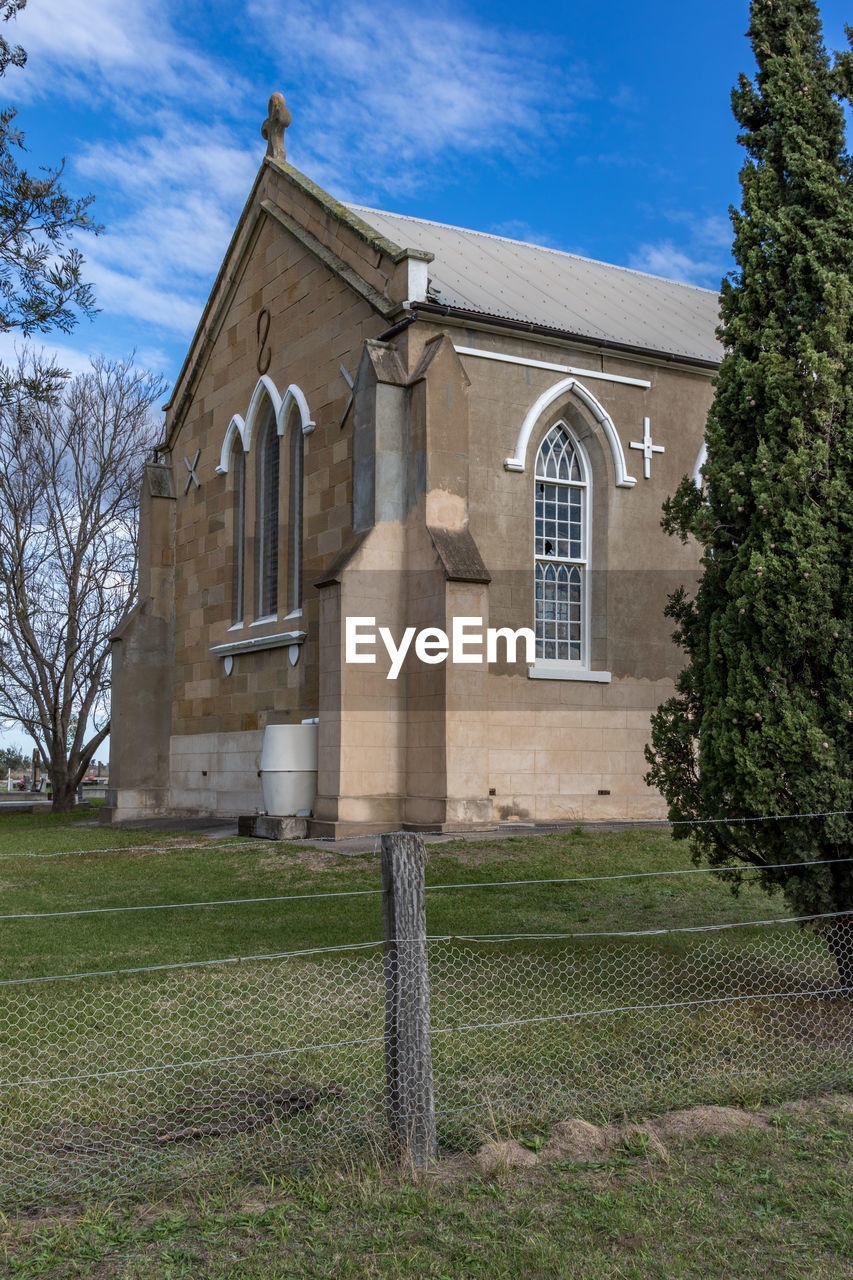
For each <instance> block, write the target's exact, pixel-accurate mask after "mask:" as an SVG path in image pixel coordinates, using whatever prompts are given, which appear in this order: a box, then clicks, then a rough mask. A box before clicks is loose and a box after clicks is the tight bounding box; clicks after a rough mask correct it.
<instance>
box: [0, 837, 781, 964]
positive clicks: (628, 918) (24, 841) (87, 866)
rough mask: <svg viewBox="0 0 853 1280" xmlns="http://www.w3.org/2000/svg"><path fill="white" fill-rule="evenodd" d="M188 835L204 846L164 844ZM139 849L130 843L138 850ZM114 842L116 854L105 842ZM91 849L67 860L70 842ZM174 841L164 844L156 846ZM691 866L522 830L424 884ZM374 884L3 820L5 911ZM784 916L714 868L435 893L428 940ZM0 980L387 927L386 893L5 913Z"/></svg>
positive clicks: (641, 849) (373, 876) (211, 844)
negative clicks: (21, 916)
mask: <svg viewBox="0 0 853 1280" xmlns="http://www.w3.org/2000/svg"><path fill="white" fill-rule="evenodd" d="M176 841H180V842H181V843H183V844H184V845H196V846H197V845H199V844H200V845H201V846H202V847H201V848H185V849H177V850H172V851H168V846H169V845H173V844H175V842H176ZM139 845H142V846H144V847H143V848H142V849H135V850H134V849H133V848H132V846H139ZM116 847H118V851H115V852H109V851H108V850H110V849H116ZM63 848H65V849H74V850H80V849H82V850H86V852H82V853H78V852H75V853H69V854H68V855H67V856H42V857H21V856H16V855H20V854H21V853H35V854H40V855H55V854H57V853H58V851H60V850H61V849H63ZM164 849H165V850H167V851H163V850H164ZM688 866H690V862H689V857H688V854H687V850H686V847H685V846H684V845H683V844H678V843H675V842H673V841H672V840H671V839H670V837H669V835H668V834H667V833H665V832H662V831H637V830H633V831H624V832H618V833H613V832H583V833H577V834H571V835H545V836H534V835H530V836H521V837H520V836H515V837H511V838H509V839H504V840H498V841H494V842H492V843H489V842H488V841H485V842H477V843H476V844H471V843H466V842H463V841H455V842H453V843H448V844H445V845H439V846H433V847H432V848H431V850H430V855H429V863H428V868H427V880H428V883H430V884H455V883H464V882H472V881H480V880H490V881H495V882H498V883H499V882H500V881H506V880H517V879H548V878H552V877H565V876H584V875H593V876H594V875H608V874H612V873H624V872H629V871H646V870H669V869H674V868H680V867H688ZM379 888H380V871H379V857H378V855H375V854H367V855H359V856H354V857H349V856H341V855H336V854H333V853H320V852H316V851H314V850H306V849H304V848H303V847H301V846H298V845H287V844H283V845H279V844H272V843H268V842H267V843H265V842H258V843H250V842H247V841H237V840H231V841H226V842H223V841H220V840H216V839H210V838H208V839H206V840H202V839H200V838H199V837H195V836H192V835H187V834H184V835H182V836H180V837H176V836H170V835H168V833H163V832H157V833H154V832H148V831H146V832H139V831H113V830H109V829H104V828H100V827H96V826H90V825H83V824H82V823H81V822H80V821H79V820H73V819H69V817H67V816H62V815H60V816H58V817H56V818H55V817H53V815H49V814H44V815H42V814H37V815H32V816H30V815H24V816H16V817H5V818H0V903H2V910H0V914H8V913H14V912H43V911H74V910H80V909H82V908H84V907H98V906H141V905H144V904H156V903H170V902H171V903H175V902H198V901H211V900H222V899H230V898H253V897H264V896H272V895H283V894H289V893H294V894H296V893H329V892H340V891H346V890H351V889H373V890H377V891H378V890H379ZM782 914H785V912H784V909H783V903H782V901H781V899H779V898H777V899H776V900H775V901H770V900H768V898H767V897H766V895H764V894H763V893H761V892H760V891H758V890H756V889H755V888H750V887H745V888H744V889H743V891H742V893H741V896H740V898H739V899H735V898H733V897H732V895H731V894H730V892H729V891H728V889H727V888H726V887H724V886H723V885H721V884H720V883H719V881H718V880H717V879H716V878H715V877H714V876H712V875H707V874H700V875H689V876H683V877H662V878H660V879H653V880H623V881H611V882H606V883H603V884H589V883H587V884H576V885H574V884H573V885H539V886H527V887H516V886H508V887H507V888H494V889H471V890H460V891H457V892H447V893H435V894H432V895H430V896H429V898H428V919H427V927H428V930H429V932H430V933H431V934H436V935H443V934H455V935H466V934H483V933H495V932H500V931H508V932H514V933H524V932H533V933H566V932H572V931H579V932H590V931H602V930H604V931H606V930H624V929H654V928H663V927H677V926H679V925H692V924H704V923H711V922H718V923H722V922H725V921H727V920H739V919H740V920H745V919H746V920H748V919H753V918H756V919H763V918H765V917H766V916H768V915H782ZM2 925H3V927H2V929H0V978H11V977H34V976H40V975H42V974H51V973H68V972H79V971H83V970H92V969H104V968H112V967H115V968H118V967H125V966H126V967H132V966H138V965H152V964H165V963H170V962H176V963H177V962H182V961H187V960H201V959H211V958H218V957H223V958H224V957H228V956H234V955H256V954H260V953H264V954H266V953H270V952H280V951H289V950H295V949H300V948H310V947H323V946H329V945H337V944H340V943H350V942H365V941H374V940H377V939H380V938H381V936H382V912H381V898H380V897H379V895H378V892H377V893H376V895H375V896H365V897H361V898H351V899H334V898H328V899H321V900H319V901H316V902H306V901H300V902H294V903H256V904H246V905H243V906H228V907H210V908H203V909H187V910H175V911H168V912H165V911H161V912H150V913H147V912H134V913H131V914H125V915H118V914H117V915H103V916H82V917H76V918H75V917H72V918H70V919H68V918H66V919H59V920H50V921H26V920H16V921H3V922H2Z"/></svg>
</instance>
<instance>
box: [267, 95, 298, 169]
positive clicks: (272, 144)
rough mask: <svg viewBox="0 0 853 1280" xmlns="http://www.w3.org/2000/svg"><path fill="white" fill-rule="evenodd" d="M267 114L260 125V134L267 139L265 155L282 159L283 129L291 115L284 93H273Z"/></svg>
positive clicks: (283, 157) (283, 153) (284, 155)
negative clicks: (285, 102)
mask: <svg viewBox="0 0 853 1280" xmlns="http://www.w3.org/2000/svg"><path fill="white" fill-rule="evenodd" d="M267 111H268V113H269V114H268V116H267V119H266V120H265V121H264V123H263V124H262V125H261V136H262V137H263V138H266V140H267V155H268V156H272V158H273V160H284V159H285V158H286V153H285V150H284V131H285V129H286V128H287V126H288V125H289V124H290V122H291V120H292V119H293V116H292V115H291V114H290V111H289V110H288V108H287V107H286V106H285V104H284V94H283V93H274V94H273V95H272V97H271V98H270V101H269V106H268V107H267Z"/></svg>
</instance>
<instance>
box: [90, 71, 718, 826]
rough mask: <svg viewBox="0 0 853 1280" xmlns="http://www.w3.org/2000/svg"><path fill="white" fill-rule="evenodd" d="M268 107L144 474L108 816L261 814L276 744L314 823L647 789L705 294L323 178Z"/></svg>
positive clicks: (452, 820) (550, 806) (282, 112)
mask: <svg viewBox="0 0 853 1280" xmlns="http://www.w3.org/2000/svg"><path fill="white" fill-rule="evenodd" d="M289 123H290V113H289V111H288V110H287V108H286V106H285V104H284V99H283V98H282V97H281V95H280V94H274V95H273V97H272V99H271V100H270V107H269V118H268V119H267V121H266V122H265V124H264V127H263V133H264V136H265V137H266V139H267V154H266V156H265V157H264V159H263V162H262V164H261V168H260V171H259V173H258V175H257V178H256V180H255V183H254V186H253V188H252V190H251V193H250V194H249V198H248V201H247V203H246V206H245V208H244V210H243V212H242V215H241V217H240V220H239V222H238V224H237V228H236V230H235V232H234V236H233V238H232V240H231V243H230V245H229V248H228V251H227V253H226V256H225V260H224V262H223V263H222V267H221V269H220V272H219V274H218V276H217V278H216V281H215V283H214V286H213V289H212V292H211V294H210V298H209V300H208V302H207V305H206V307H205V309H204V312H203V315H202V317H201V320H200V322H199V326H198V329H197V331H196V334H195V337H194V338H193V341H192V344H191V346H190V349H189V352H188V354H187V357H186V360H185V362H184V365H183V367H182V369H181V371H180V374H179V376H178V379H177V382H176V384H175V388H174V391H173V393H172V397H171V400H170V402H169V405H168V406H167V413H166V428H165V437H164V440H163V442H162V445H161V447H160V449H159V451H158V454H157V458H156V461H155V462H153V463H151V464H149V465H148V467H147V468H146V475H145V482H144V485H143V494H142V509H141V530H140V590H139V601H138V604H137V606H136V608H135V610H134V612H133V614H132V615H131V617H130V618H129V620H128V621H127V623H126V624H125V625H124V626H123V628H122V629H121V630H120V631H119V632H118V633H117V634H116V635H115V636H114V638H113V693H112V697H113V717H112V733H111V759H110V791H109V793H108V798H107V810H106V814H105V816H106V817H107V818H108V819H111V820H113V821H123V820H132V819H142V818H150V817H156V816H162V815H215V816H236V815H252V814H257V813H262V812H264V811H265V810H269V811H270V812H273V809H272V808H270V801H269V793H268V792H266V791H265V789H264V783H265V780H266V779H265V777H264V776H262V775H264V773H265V772H269V773H271V772H272V771H274V770H275V769H281V770H283V771H284V772H287V771H292V772H293V773H294V774H295V775H298V778H299V780H300V784H302V783H305V782H306V780H307V789H306V786H304V785H303V786H301V790H299V792H298V793H299V796H300V799H299V802H298V806H297V807H295V808H294V807H291V809H290V810H289V811H290V812H294V813H296V812H299V813H301V814H302V815H303V817H304V819H305V822H306V824H307V830H308V831H309V832H310V833H311V834H313V835H331V836H340V835H346V834H355V833H360V832H378V831H387V830H392V829H395V828H401V827H408V828H413V829H429V830H464V829H470V828H477V827H483V826H489V825H492V824H495V823H499V822H512V821H517V822H545V823H547V822H567V821H589V820H617V819H621V820H639V819H646V818H658V817H663V816H665V806H664V804H663V801H662V799H661V797H660V796H659V795H658V794H657V793H656V792H654V791H651V790H650V789H649V788H648V787H647V786H646V784H645V782H644V774H645V771H646V767H647V766H646V763H645V759H644V755H643V748H644V746H645V744H646V742H647V741H648V738H649V718H650V716H651V714H652V712H653V711H654V709H655V708H656V707H657V706H658V705H659V703H660V702H661V701H662V700H663V699H665V698H667V697H668V696H670V695H671V693H672V692H673V681H674V678H675V676H676V675H677V673H678V670H679V666H680V663H681V655H680V653H679V650H678V649H677V648H676V647H675V646H674V644H673V643H672V640H671V631H672V623H671V621H670V620H669V619H667V618H666V617H665V616H664V607H665V604H666V599H667V595H668V594H669V593H670V592H671V591H672V590H673V588H674V587H675V586H677V585H678V584H679V583H682V582H686V583H691V582H695V579H696V574H697V568H698V557H697V551H696V548H695V547H692V546H686V547H685V546H682V545H681V544H680V543H679V542H678V540H677V539H673V538H670V537H667V536H666V535H665V534H664V533H663V532H662V530H661V528H660V518H661V504H662V502H663V499H664V498H665V497H666V495H667V494H670V493H672V492H673V491H674V489H675V488H676V486H677V484H678V483H679V481H680V479H681V478H682V476H684V475H685V474H688V475H690V474H692V475H693V476H694V477H695V478H696V480H697V482H699V480H700V467H701V462H702V456H703V431H704V424H705V418H706V415H707V412H708V408H709V405H710V403H711V399H712V394H713V390H712V378H713V375H714V373H715V371H716V369H717V368H718V365H719V361H720V357H721V349H720V346H719V344H718V341H717V339H716V337H715V329H716V325H717V295H716V294H715V293H713V292H710V291H708V290H704V289H699V288H695V287H692V286H688V285H684V284H680V283H676V282H673V281H669V280H664V279H660V278H658V277H655V276H650V275H645V274H642V273H639V272H636V271H630V270H627V269H625V268H622V267H616V266H610V265H608V264H605V263H600V262H594V261H590V260H588V259H585V258H581V257H578V256H575V255H573V254H569V253H562V252H557V251H555V250H553V249H548V248H542V247H540V246H536V245H531V244H526V243H520V242H517V241H513V240H507V239H503V238H500V237H497V236H493V235H487V234H484V233H482V232H475V231H467V230H463V229H461V228H457V227H450V226H444V225H441V224H438V223H434V222H428V221H423V220H421V219H418V218H412V217H407V216H403V215H399V214H393V213H384V212H378V211H376V210H373V209H366V208H357V207H354V206H351V205H344V204H341V203H339V202H338V201H337V200H336V199H334V197H333V196H331V195H329V194H327V193H326V192H325V191H323V190H321V189H320V188H319V187H318V186H317V185H316V184H315V183H313V182H312V181H311V180H310V178H308V177H306V176H305V175H303V174H302V173H300V172H298V171H297V170H296V169H294V168H293V167H292V166H291V165H289V164H288V163H287V161H286V159H285V146H284V133H285V129H286V128H287V126H288V125H289ZM282 726H291V727H292V728H291V729H287V730H283V729H282ZM275 742H283V743H285V746H284V748H283V750H284V756H283V757H282V760H280V761H279V763H278V764H275V763H273V764H271V763H270V762H271V760H272V755H271V753H272V752H273V744H274V743H275ZM273 754H274V753H273ZM265 796H267V799H266V800H265ZM273 803H278V802H273ZM284 808H285V809H286V808H287V804H284Z"/></svg>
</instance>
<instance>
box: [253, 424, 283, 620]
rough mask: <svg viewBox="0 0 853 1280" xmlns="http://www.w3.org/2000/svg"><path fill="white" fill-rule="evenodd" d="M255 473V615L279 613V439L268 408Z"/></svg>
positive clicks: (259, 443)
mask: <svg viewBox="0 0 853 1280" xmlns="http://www.w3.org/2000/svg"><path fill="white" fill-rule="evenodd" d="M257 450H258V451H257V461H256V464H255V466H256V470H255V616H256V618H268V617H271V616H273V615H275V614H276V613H277V612H278V488H279V484H278V477H279V437H278V431H277V430H276V422H275V414H274V412H273V409H272V406H270V407H269V410H268V412H267V415H266V417H265V418H264V422H263V427H262V428H261V431H260V432H259V434H258V445H257Z"/></svg>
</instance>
